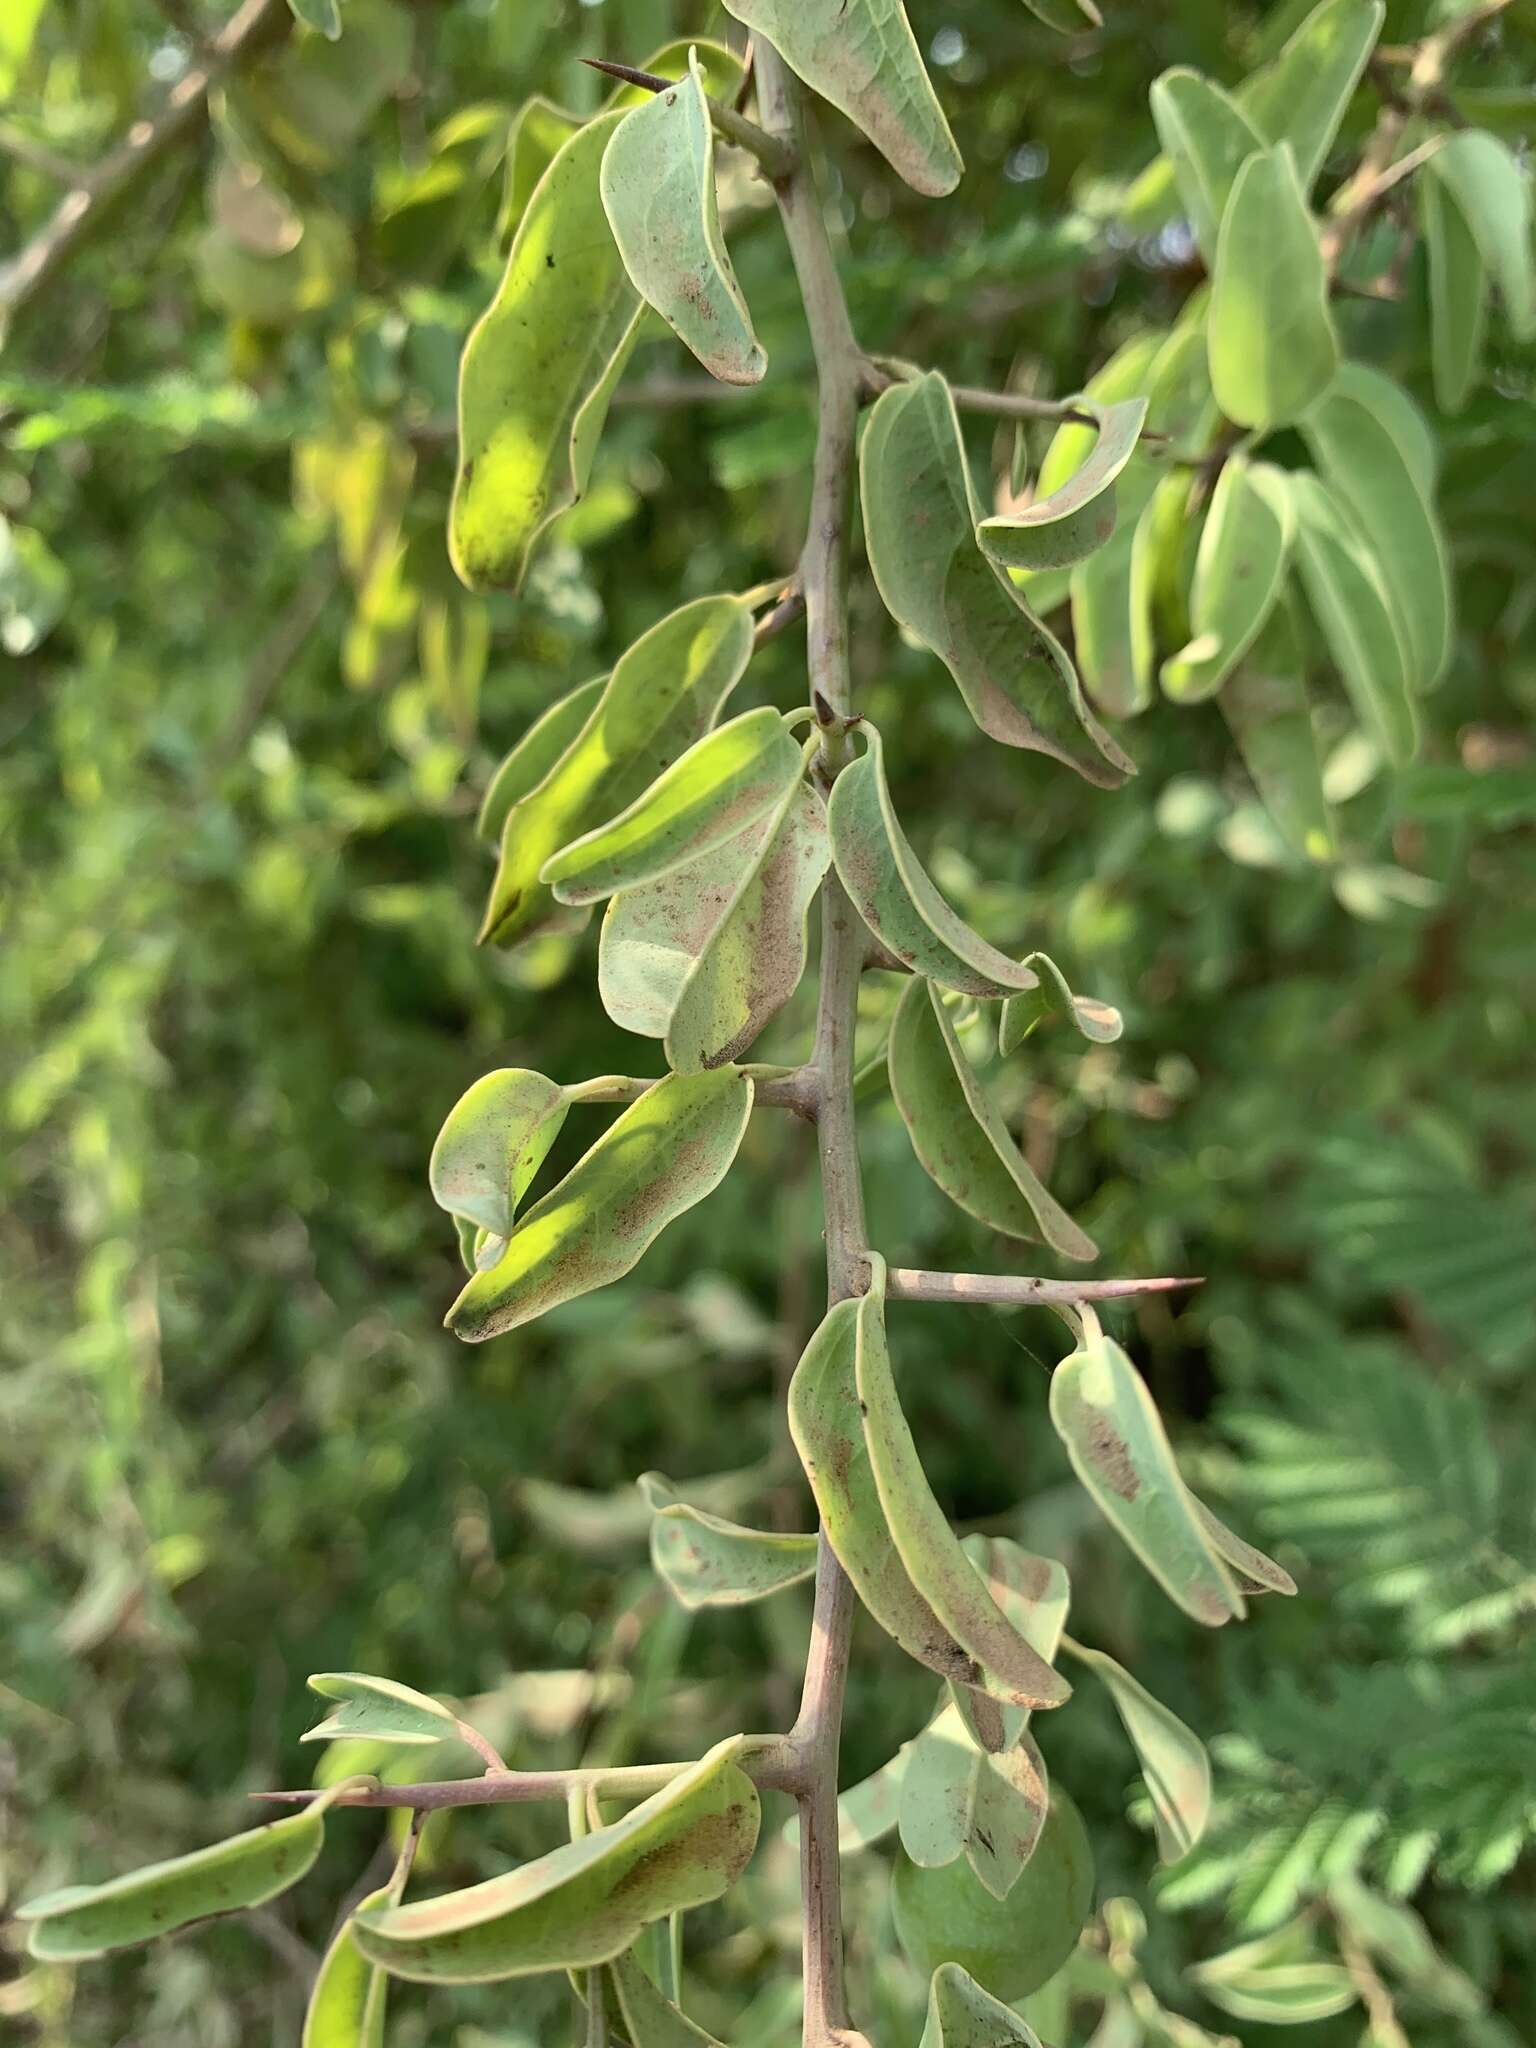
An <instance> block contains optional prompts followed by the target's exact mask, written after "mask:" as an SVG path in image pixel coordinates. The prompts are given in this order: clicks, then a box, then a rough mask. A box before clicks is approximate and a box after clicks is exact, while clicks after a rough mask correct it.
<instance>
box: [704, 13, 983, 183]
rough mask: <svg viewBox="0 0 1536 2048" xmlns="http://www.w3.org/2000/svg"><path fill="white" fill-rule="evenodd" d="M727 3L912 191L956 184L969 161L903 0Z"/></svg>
mask: <svg viewBox="0 0 1536 2048" xmlns="http://www.w3.org/2000/svg"><path fill="white" fill-rule="evenodd" d="M728 8H729V12H730V13H732V14H734V15H735V17H736V19H737V20H738V21H740V22H744V23H745V24H746V26H747V27H748V28H750V29H752V30H754V31H755V32H756V33H757V34H759V35H762V36H766V37H767V38H768V40H769V41H770V42H771V43H772V44H773V46H774V48H775V49H776V50H777V51H778V52H779V54H780V56H781V57H783V59H784V61H785V63H786V64H787V65H788V66H789V68H790V69H791V71H794V72H796V73H798V75H799V76H800V77H801V78H803V79H804V80H805V82H806V84H807V85H808V86H810V87H811V89H812V91H813V92H818V93H820V95H821V97H822V98H823V99H824V100H830V101H831V103H832V105H833V106H834V107H836V108H837V109H838V111H839V113H843V114H846V115H847V116H848V119H849V120H850V121H852V122H853V123H854V125H855V127H857V128H861V129H862V130H863V132H864V133H865V134H866V135H867V136H868V137H869V139H870V141H871V142H872V143H873V144H874V145H875V147H876V149H878V150H879V151H880V153H881V155H882V156H883V157H884V158H885V159H886V161H887V163H889V164H890V166H891V168H892V169H893V170H895V171H896V172H898V173H899V174H900V176H901V177H903V178H904V179H905V180H906V182H907V183H908V184H909V185H910V186H912V188H913V189H914V190H915V191H918V192H924V193H927V194H928V195H929V196H930V197H933V198H939V197H942V196H943V194H944V193H946V192H953V190H954V189H955V187H956V185H958V184H959V182H960V173H961V171H962V170H963V169H964V165H963V164H962V163H961V161H960V152H959V150H958V149H956V147H955V138H954V136H953V135H951V133H950V132H949V123H948V122H947V121H946V120H945V118H944V109H943V108H942V107H941V106H940V105H939V102H938V96H937V95H936V94H935V92H934V89H933V85H932V83H931V81H930V80H929V77H928V73H927V72H926V70H925V69H924V68H923V60H922V57H921V55H920V54H919V52H918V47H917V42H916V39H915V37H914V36H913V34H912V29H911V25H910V24H909V22H908V20H907V12H906V9H905V7H903V5H902V4H901V0H728Z"/></svg>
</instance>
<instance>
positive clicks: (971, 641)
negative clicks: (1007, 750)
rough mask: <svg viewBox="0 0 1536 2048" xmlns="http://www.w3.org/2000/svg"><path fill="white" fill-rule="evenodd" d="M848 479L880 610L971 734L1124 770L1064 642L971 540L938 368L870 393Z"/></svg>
mask: <svg viewBox="0 0 1536 2048" xmlns="http://www.w3.org/2000/svg"><path fill="white" fill-rule="evenodd" d="M1080 431H1081V432H1082V433H1083V434H1084V435H1085V436H1090V435H1091V432H1092V430H1091V429H1087V428H1084V429H1081V430H1080ZM1076 466H1077V465H1076V463H1074V464H1073V465H1072V467H1073V468H1075V467H1076ZM1067 474H1070V471H1068V472H1067ZM859 480H860V482H859V488H860V494H861V500H862V504H863V509H864V539H865V546H866V549H867V551H868V554H869V565H870V569H871V571H872V572H873V575H874V578H875V582H876V584H877V585H878V586H879V590H880V595H881V597H882V598H883V599H884V600H885V606H886V609H887V611H889V612H890V614H891V616H892V618H893V619H895V621H896V622H897V624H898V625H900V626H903V627H905V628H906V630H907V631H908V632H909V633H912V634H913V635H915V636H916V638H918V639H919V640H921V641H922V642H923V643H924V645H925V646H927V647H930V648H931V649H932V650H933V652H934V653H935V654H936V655H938V657H939V659H940V660H941V661H942V662H943V663H944V665H945V667H946V668H947V669H948V670H949V672H950V674H951V675H952V676H953V677H954V679H955V682H956V684H957V685H958V687H959V690H960V694H961V696H962V697H963V698H964V699H965V702H966V705H967V707H968V708H969V710H970V713H971V716H972V717H973V718H974V719H975V721H976V723H977V724H978V725H979V726H980V727H981V729H982V731H983V732H985V733H987V734H989V735H990V736H991V737H992V738H993V739H995V740H1001V741H1002V743H1003V744H1004V745H1005V746H1011V747H1026V748H1032V749H1034V750H1035V751H1037V752H1039V753H1044V754H1049V755H1051V756H1053V757H1054V758H1055V759H1056V760H1058V761H1064V762H1065V763H1066V764H1067V766H1068V767H1069V768H1075V769H1076V770H1077V772H1078V773H1079V774H1080V775H1082V776H1084V777H1086V778H1087V780H1088V781H1090V782H1096V783H1098V784H1099V785H1100V786H1101V787H1104V788H1114V787H1116V786H1117V785H1118V784H1119V783H1121V782H1122V781H1123V780H1124V779H1125V777H1126V776H1127V775H1129V774H1131V773H1133V772H1134V770H1133V767H1132V764H1131V762H1130V761H1129V760H1127V758H1126V756H1125V755H1124V754H1123V753H1122V752H1121V750H1120V748H1119V747H1118V746H1117V745H1116V744H1115V742H1114V740H1113V739H1111V738H1110V736H1109V734H1108V733H1106V732H1105V731H1104V729H1103V728H1102V726H1100V724H1099V723H1098V720H1097V719H1096V718H1095V717H1094V715H1093V713H1092V711H1091V710H1090V709H1089V708H1088V704H1087V700H1086V699H1085V698H1084V696H1083V691H1082V685H1081V684H1080V682H1079V681H1078V678H1077V672H1076V670H1075V669H1074V668H1073V666H1072V663H1071V661H1070V660H1069V658H1068V656H1067V654H1066V651H1065V649H1064V648H1063V647H1062V646H1061V644H1060V642H1059V641H1058V640H1057V639H1056V638H1055V636H1054V635H1053V634H1051V633H1049V632H1048V631H1047V630H1046V628H1045V627H1044V626H1043V625H1041V623H1040V621H1039V620H1038V619H1037V618H1036V617H1035V615H1034V613H1033V612H1032V611H1031V610H1030V609H1029V606H1028V605H1027V604H1026V603H1025V601H1024V598H1023V596H1022V595H1021V594H1020V592H1019V591H1018V590H1016V589H1015V587H1014V585H1013V583H1012V582H1011V580H1010V579H1009V577H1008V576H1007V574H1006V573H1005V572H1004V571H1002V570H1000V569H998V568H996V567H995V566H994V565H993V564H992V563H991V562H990V561H989V560H988V559H987V557H986V555H985V554H984V553H983V552H982V550H981V548H980V547H979V546H978V545H977V541H976V526H977V522H978V519H979V517H980V513H979V509H978V507H977V504H976V498H975V492H974V489H973V487H972V484H971V477H970V471H969V469H968V468H967V466H966V460H965V448H964V444H963V443H962V441H961V438H960V423H959V420H958V419H957V417H956V415H955V405H954V399H953V397H952V396H951V394H950V390H949V386H948V385H947V384H946V383H945V381H944V379H943V378H942V377H941V376H940V375H939V374H938V373H937V371H930V372H929V373H928V374H927V375H926V376H923V377H917V378H914V379H913V380H912V381H911V382H909V383H904V384H896V385H893V386H892V387H891V389H890V390H888V391H886V392H884V393H883V394H882V395H881V397H880V398H879V399H878V400H877V401H876V404H875V407H874V410H873V412H872V413H871V415H870V418H869V423H868V425H867V426H866V428H865V430H864V440H863V444H862V447H861V449H860V456H859ZM1062 480H1063V481H1064V480H1065V478H1063V479H1062ZM1049 487H1050V488H1054V483H1053V484H1051V485H1050V486H1049ZM1044 488H1047V486H1046V484H1045V482H1044V480H1042V489H1044Z"/></svg>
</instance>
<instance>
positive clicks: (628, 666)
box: [480, 226, 752, 945]
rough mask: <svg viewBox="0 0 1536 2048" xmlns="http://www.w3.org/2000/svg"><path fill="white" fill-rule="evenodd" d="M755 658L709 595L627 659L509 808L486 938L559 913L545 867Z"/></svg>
mask: <svg viewBox="0 0 1536 2048" xmlns="http://www.w3.org/2000/svg"><path fill="white" fill-rule="evenodd" d="M607 232H608V230H607V228H606V226H605V227H604V228H603V233H604V234H606V233H607ZM751 654H752V614H751V613H750V612H749V611H748V609H747V607H746V606H745V605H744V604H742V603H741V601H740V599H738V598H734V597H701V598H697V599H695V600H694V602H693V603H692V604H685V605H683V606H682V607H681V609H680V610H678V611H675V612H673V613H671V614H670V616H669V617H667V618H664V619H662V620H660V621H659V622H658V623H657V624H656V625H654V626H652V627H651V629H650V630H649V632H647V633H644V634H642V635H641V637H640V639H638V640H637V641H636V642H635V644H634V646H633V647H631V648H629V649H627V650H626V652H625V653H623V654H622V655H620V657H619V659H618V661H617V662H616V663H615V665H614V670H613V673H612V675H611V676H609V678H608V680H607V682H606V684H605V685H604V687H603V689H602V691H601V693H600V694H599V695H598V697H597V699H596V701H595V702H594V704H593V706H592V709H591V710H590V711H589V712H588V714H587V717H586V719H585V721H584V723H583V724H582V726H581V729H580V730H579V731H578V732H577V734H576V735H575V737H574V738H573V739H571V740H569V741H568V742H567V744H566V746H565V748H564V750H563V751H562V752H561V754H560V755H559V757H558V759H557V760H556V761H555V762H554V764H553V766H552V767H550V769H549V770H548V771H547V773H546V774H545V775H544V777H543V778H542V780H541V781H539V782H538V783H536V784H535V785H534V786H533V787H532V788H531V789H530V790H529V791H528V792H527V794H526V795H524V796H522V797H521V798H520V799H519V800H518V801H517V802H516V803H514V804H513V805H512V806H511V807H510V809H509V810H508V811H507V814H506V818H505V822H504V823H503V826H502V834H501V861H500V864H499V866H498V867H497V870H496V879H495V881H494V882H493V883H492V885H491V895H490V901H489V903H488V904H487V906H486V912H485V921H484V923H483V924H482V926H481V930H480V937H481V940H482V942H483V941H487V940H495V941H497V942H498V943H500V944H502V945H510V944H512V943H513V942H514V941H515V940H517V939H520V938H526V937H527V936H528V935H529V933H531V932H534V931H537V930H539V929H540V928H541V927H542V926H543V925H545V924H547V923H548V922H549V921H550V919H551V918H552V917H554V916H558V915H559V912H558V910H557V907H556V904H555V899H554V897H553V896H552V894H551V893H550V891H549V890H548V889H547V888H546V887H545V886H544V884H543V883H542V882H541V881H540V880H539V876H540V873H541V872H542V870H543V867H544V863H545V862H546V861H547V860H548V859H549V858H550V856H551V855H552V854H555V853H558V852H559V851H560V849H561V848H562V847H564V846H568V845H569V844H570V843H571V841H572V840H573V839H575V838H577V837H578V836H579V835H581V834H582V833H584V832H588V831H590V830H591V829H592V828H593V827H594V826H596V825H600V824H602V823H604V822H606V821H607V820H609V819H611V818H613V817H614V816H615V815H616V814H618V813H619V812H621V811H622V810H624V809H625V807H626V806H627V805H629V804H630V803H632V802H633V801H634V799H635V798H636V797H638V796H640V795H641V794H642V793H643V792H644V791H645V790H646V789H647V788H649V786H650V784H651V783H652V782H653V781H654V779H655V777H656V775H657V774H658V772H659V771H660V770H661V769H663V768H666V767H668V766H670V764H671V763H672V762H673V761H675V760H677V758H678V757H679V755H681V754H683V753H686V751H687V750H688V748H689V747H691V746H692V745H693V743H694V741H695V740H697V739H699V738H701V737H702V736H703V734H704V733H706V732H708V730H709V729H710V727H711V726H712V725H713V724H714V722H715V719H716V717H717V716H718V714H719V711H720V707H721V705H722V704H723V703H724V702H725V700H726V698H727V697H728V696H729V695H730V693H731V691H732V690H733V689H735V687H736V685H737V683H738V682H740V680H741V678H742V675H743V674H744V672H745V670H746V666H747V662H748V661H749V660H750V658H751Z"/></svg>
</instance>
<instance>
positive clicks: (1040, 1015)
mask: <svg viewBox="0 0 1536 2048" xmlns="http://www.w3.org/2000/svg"><path fill="white" fill-rule="evenodd" d="M1021 964H1022V965H1023V966H1025V967H1032V968H1034V970H1035V972H1036V974H1037V975H1038V976H1039V980H1038V982H1037V984H1036V986H1035V987H1034V988H1033V989H1031V990H1030V991H1029V993H1028V994H1027V995H1019V996H1010V997H1009V998H1008V1000H1007V1002H1005V1003H1004V1004H1003V1007H1002V1013H1001V1015H1000V1017H999V1019H998V1027H997V1049H998V1051H999V1052H1000V1053H1001V1054H1002V1056H1003V1058H1004V1059H1007V1058H1008V1057H1009V1056H1010V1055H1011V1054H1012V1053H1016V1052H1017V1051H1018V1049H1019V1047H1020V1046H1021V1045H1022V1044H1023V1043H1024V1041H1025V1039H1026V1038H1028V1036H1029V1034H1030V1033H1031V1032H1032V1031H1033V1030H1034V1028H1035V1026H1036V1025H1037V1024H1039V1023H1040V1022H1041V1021H1042V1020H1043V1019H1044V1018H1046V1017H1062V1018H1064V1019H1065V1020H1066V1022H1067V1023H1069V1024H1071V1025H1073V1026H1075V1027H1076V1029H1077V1030H1079V1031H1080V1032H1081V1033H1082V1035H1083V1036H1084V1038H1086V1039H1089V1040H1091V1041H1092V1043H1093V1044H1094V1045H1113V1044H1114V1042H1115V1040H1116V1039H1117V1038H1118V1037H1119V1036H1120V1034H1121V1032H1122V1031H1123V1030H1124V1029H1125V1020H1124V1019H1123V1018H1122V1017H1121V1015H1120V1012H1119V1011H1118V1010H1117V1009H1116V1008H1115V1007H1114V1005H1113V1004H1112V1003H1101V1002H1100V1001H1099V1000H1098V998H1097V997H1095V996H1077V995H1074V994H1073V993H1072V991H1071V989H1070V988H1068V986H1067V977H1066V976H1065V975H1064V974H1063V973H1062V971H1061V969H1060V968H1059V967H1058V966H1057V965H1056V962H1055V961H1054V960H1053V959H1052V958H1051V957H1050V955H1049V954H1048V953H1026V954H1025V955H1024V959H1023V961H1022V963H1021Z"/></svg>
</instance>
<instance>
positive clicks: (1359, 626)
mask: <svg viewBox="0 0 1536 2048" xmlns="http://www.w3.org/2000/svg"><path fill="white" fill-rule="evenodd" d="M1290 488H1291V494H1292V497H1293V500H1294V502H1295V507H1296V561H1297V566H1298V568H1299V569H1300V572H1301V584H1302V588H1303V589H1304V591H1305V592H1306V595H1307V602H1308V604H1309V605H1310V606H1311V609H1312V613H1313V616H1314V617H1315V618H1316V620H1317V623H1318V625H1319V627H1320V628H1321V630H1322V634H1323V638H1324V639H1325V640H1326V641H1327V643H1328V649H1329V652H1330V653H1331V654H1332V656H1333V659H1334V663H1335V665H1336V666H1337V668H1338V671H1339V674H1340V676H1341V678H1342V679H1343V682H1344V687H1345V688H1346V690H1347V691H1348V692H1349V696H1350V699H1351V701H1352V703H1353V704H1354V707H1355V710H1356V712H1357V714H1358V715H1359V717H1360V719H1361V722H1362V723H1363V724H1364V725H1365V727H1366V729H1367V730H1368V731H1369V732H1370V733H1371V735H1372V736H1373V737H1374V738H1375V739H1376V740H1377V741H1378V742H1379V744H1380V745H1381V747H1382V749H1383V751H1384V752H1385V753H1386V756H1387V758H1388V759H1389V760H1390V761H1394V762H1396V763H1398V764H1399V765H1401V764H1402V763H1404V762H1406V761H1410V760H1411V759H1412V758H1413V754H1414V749H1415V747H1416V746H1417V744H1418V716H1417V713H1416V712H1415V710H1414V704H1413V697H1412V694H1411V692H1410V689H1409V668H1408V654H1407V650H1406V647H1405V645H1404V637H1403V630H1402V627H1401V626H1400V624H1399V621H1398V616H1397V612H1396V610H1395V608H1394V606H1393V604H1392V602H1391V599H1390V598H1389V596H1388V593H1387V587H1386V582H1385V579H1384V577H1383V575H1382V571H1381V566H1380V564H1379V562H1378V561H1377V559H1376V556H1375V553H1374V551H1373V550H1371V549H1370V548H1368V547H1367V546H1366V544H1365V543H1364V541H1363V540H1361V538H1360V537H1359V535H1358V533H1357V532H1356V530H1355V527H1354V526H1353V524H1352V522H1351V521H1350V520H1349V519H1348V518H1346V516H1345V514H1344V513H1343V512H1342V510H1341V509H1340V508H1339V506H1338V505H1337V504H1336V503H1335V502H1334V500H1333V498H1332V496H1331V495H1330V494H1329V492H1328V491H1327V490H1326V489H1325V488H1324V487H1323V485H1322V484H1321V483H1319V481H1318V480H1317V478H1316V477H1314V476H1309V475H1306V474H1304V473H1302V472H1293V473H1292V475H1291V478H1290Z"/></svg>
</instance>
